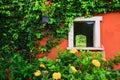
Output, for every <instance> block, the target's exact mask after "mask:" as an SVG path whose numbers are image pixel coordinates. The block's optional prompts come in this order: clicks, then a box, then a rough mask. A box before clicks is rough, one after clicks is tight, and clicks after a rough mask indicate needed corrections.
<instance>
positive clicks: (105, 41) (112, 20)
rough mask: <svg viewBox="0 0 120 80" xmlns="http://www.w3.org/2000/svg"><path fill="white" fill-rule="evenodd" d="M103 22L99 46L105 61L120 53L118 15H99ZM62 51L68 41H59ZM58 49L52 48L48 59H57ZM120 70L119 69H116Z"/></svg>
mask: <svg viewBox="0 0 120 80" xmlns="http://www.w3.org/2000/svg"><path fill="white" fill-rule="evenodd" d="M98 16H102V17H103V20H102V22H101V25H100V29H101V45H103V46H104V50H105V57H106V59H107V60H108V59H110V58H113V57H114V56H115V55H116V53H117V52H120V13H107V14H99V15H98ZM59 46H60V48H61V49H62V51H64V50H65V49H66V48H67V46H68V40H63V41H61V44H59ZM57 51H58V48H57V47H54V48H53V49H52V50H51V52H50V53H49V54H48V58H57ZM116 68H119V69H120V66H119V67H116Z"/></svg>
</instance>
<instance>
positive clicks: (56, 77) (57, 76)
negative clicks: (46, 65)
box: [52, 72, 61, 80]
mask: <svg viewBox="0 0 120 80" xmlns="http://www.w3.org/2000/svg"><path fill="white" fill-rule="evenodd" d="M52 78H53V79H55V80H58V79H61V73H60V72H55V73H53V75H52Z"/></svg>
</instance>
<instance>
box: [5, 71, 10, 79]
mask: <svg viewBox="0 0 120 80" xmlns="http://www.w3.org/2000/svg"><path fill="white" fill-rule="evenodd" d="M6 75H7V77H8V80H10V74H9V70H8V69H6Z"/></svg>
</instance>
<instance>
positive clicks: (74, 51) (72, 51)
mask: <svg viewBox="0 0 120 80" xmlns="http://www.w3.org/2000/svg"><path fill="white" fill-rule="evenodd" d="M70 53H73V54H75V53H78V50H77V49H73V50H70Z"/></svg>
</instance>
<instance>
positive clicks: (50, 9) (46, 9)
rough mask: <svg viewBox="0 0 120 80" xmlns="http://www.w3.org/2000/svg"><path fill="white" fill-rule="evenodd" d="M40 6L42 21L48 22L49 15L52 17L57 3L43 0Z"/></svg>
mask: <svg viewBox="0 0 120 80" xmlns="http://www.w3.org/2000/svg"><path fill="white" fill-rule="evenodd" d="M40 6H41V7H40V9H41V12H42V22H45V23H48V21H49V17H51V16H52V15H53V13H54V11H55V3H51V1H50V0H41V1H40Z"/></svg>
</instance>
